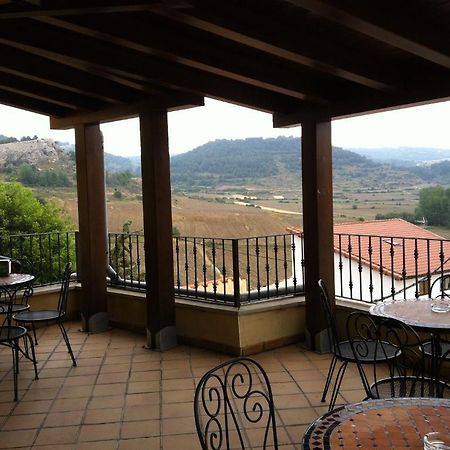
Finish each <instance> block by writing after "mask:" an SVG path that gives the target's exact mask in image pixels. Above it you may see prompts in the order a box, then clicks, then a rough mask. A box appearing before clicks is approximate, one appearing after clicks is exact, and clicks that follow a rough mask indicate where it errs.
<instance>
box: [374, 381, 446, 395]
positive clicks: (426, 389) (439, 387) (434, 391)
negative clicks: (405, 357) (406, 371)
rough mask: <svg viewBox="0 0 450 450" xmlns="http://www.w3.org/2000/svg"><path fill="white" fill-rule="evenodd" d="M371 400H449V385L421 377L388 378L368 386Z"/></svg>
mask: <svg viewBox="0 0 450 450" xmlns="http://www.w3.org/2000/svg"><path fill="white" fill-rule="evenodd" d="M370 393H371V397H372V398H393V397H399V398H401V397H431V398H433V397H434V398H436V397H439V398H440V397H442V398H450V385H449V384H447V383H445V382H444V381H441V380H438V381H436V380H433V379H431V378H422V377H414V376H409V377H389V378H383V379H380V380H378V381H377V382H376V383H373V384H372V385H371V386H370Z"/></svg>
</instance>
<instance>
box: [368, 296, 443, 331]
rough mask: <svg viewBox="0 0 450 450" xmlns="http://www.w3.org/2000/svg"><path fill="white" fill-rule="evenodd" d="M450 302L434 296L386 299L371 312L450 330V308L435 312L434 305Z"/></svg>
mask: <svg viewBox="0 0 450 450" xmlns="http://www.w3.org/2000/svg"><path fill="white" fill-rule="evenodd" d="M444 302H445V303H450V302H447V301H445V300H441V299H433V298H407V299H398V300H385V301H384V302H380V303H377V304H375V305H373V306H372V307H371V308H370V310H369V312H370V314H373V315H375V316H381V317H393V318H394V319H397V320H401V321H402V322H404V323H406V324H407V325H410V326H412V327H416V328H423V329H428V330H439V331H450V310H449V311H448V312H444V313H442V312H435V311H434V309H435V308H433V305H436V304H438V303H444Z"/></svg>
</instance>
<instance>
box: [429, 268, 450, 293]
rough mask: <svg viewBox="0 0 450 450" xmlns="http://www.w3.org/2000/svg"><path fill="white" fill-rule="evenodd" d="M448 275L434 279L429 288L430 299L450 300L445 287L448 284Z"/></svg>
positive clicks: (449, 279)
mask: <svg viewBox="0 0 450 450" xmlns="http://www.w3.org/2000/svg"><path fill="white" fill-rule="evenodd" d="M449 281H450V274H448V273H447V274H445V275H442V276H440V277H438V278H436V279H435V280H434V281H433V283H432V284H431V286H430V297H431V298H450V293H449V290H448V289H446V286H447V285H448V284H449Z"/></svg>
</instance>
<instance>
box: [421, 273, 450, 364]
mask: <svg viewBox="0 0 450 450" xmlns="http://www.w3.org/2000/svg"><path fill="white" fill-rule="evenodd" d="M447 285H450V274H444V275H441V276H440V277H438V278H436V279H435V280H434V281H433V283H432V284H431V286H430V297H431V298H435V299H436V300H439V299H441V300H443V301H445V302H450V290H449V289H446V286H447ZM436 288H438V289H436ZM435 342H436V343H437V344H438V345H437V347H438V348H437V351H438V354H437V355H434V354H433V353H434V352H433V348H432V345H433V344H432V341H431V340H427V341H425V342H424V343H423V350H424V352H425V356H426V357H427V358H433V357H437V358H438V359H439V360H440V362H441V363H442V362H444V361H447V362H450V352H449V351H450V339H449V337H448V336H446V337H442V336H435ZM434 350H435V351H436V348H435V349H434Z"/></svg>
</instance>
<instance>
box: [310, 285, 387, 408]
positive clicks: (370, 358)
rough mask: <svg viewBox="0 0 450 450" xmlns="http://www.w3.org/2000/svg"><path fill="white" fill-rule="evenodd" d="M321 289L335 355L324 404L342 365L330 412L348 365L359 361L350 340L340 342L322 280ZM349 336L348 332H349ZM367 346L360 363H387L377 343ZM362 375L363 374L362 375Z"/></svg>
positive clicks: (367, 344) (331, 344)
mask: <svg viewBox="0 0 450 450" xmlns="http://www.w3.org/2000/svg"><path fill="white" fill-rule="evenodd" d="M318 284H319V288H320V298H321V302H322V309H323V311H324V314H325V318H326V322H327V336H328V343H329V347H330V352H331V353H332V354H333V358H332V359H331V363H330V367H329V369H328V374H327V379H326V381H325V386H324V388H323V393H322V402H325V401H326V396H327V393H328V390H329V388H330V386H331V382H332V380H333V375H334V371H335V370H336V365H337V363H338V361H339V362H340V363H341V365H340V367H339V369H338V371H337V374H336V379H335V382H334V386H333V391H332V394H331V398H330V404H329V407H328V410H329V411H331V410H332V409H334V406H335V404H336V400H337V396H338V394H339V389H340V387H341V384H342V380H343V378H344V374H345V371H346V369H347V366H348V363H357V362H358V360H357V359H356V357H355V355H354V352H353V350H352V343H351V341H350V339H345V340H339V337H338V333H337V327H336V319H335V316H334V313H333V311H332V309H331V306H330V302H329V297H328V291H327V288H326V286H325V282H324V281H323V280H322V279H320V280H319V282H318ZM347 334H348V332H347ZM357 339H358V338H357V336H356V337H355V341H356V340H357ZM365 345H366V355H365V356H363V355H360V358H359V359H360V361H361V363H362V364H366V363H369V364H374V363H381V362H386V358H387V357H386V356H385V355H383V354H381V353H380V352H379V351H377V347H376V341H375V340H372V341H371V340H370V339H367V340H365ZM393 352H394V349H392V348H391V349H390V354H391V356H390V357H392V354H393ZM357 367H358V371H360V365H357ZM360 375H361V374H360ZM361 381H362V383H363V384H364V378H363V376H362V375H361Z"/></svg>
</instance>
